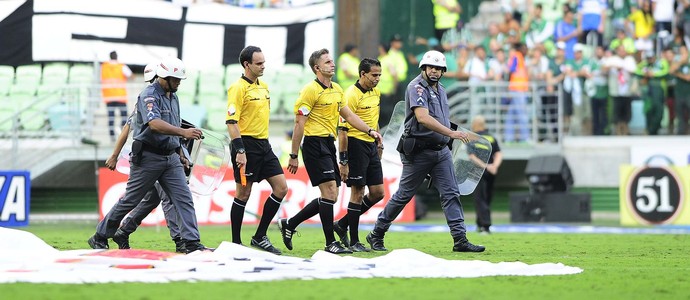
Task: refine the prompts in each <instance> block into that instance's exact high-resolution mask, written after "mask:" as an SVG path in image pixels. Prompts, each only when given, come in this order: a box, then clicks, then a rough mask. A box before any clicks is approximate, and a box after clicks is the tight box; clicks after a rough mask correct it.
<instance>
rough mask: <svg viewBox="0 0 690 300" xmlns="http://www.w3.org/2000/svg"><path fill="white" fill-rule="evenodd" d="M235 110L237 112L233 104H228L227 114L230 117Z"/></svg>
mask: <svg viewBox="0 0 690 300" xmlns="http://www.w3.org/2000/svg"><path fill="white" fill-rule="evenodd" d="M235 112H237V110H236V109H235V105H234V104H230V106H228V116H230V117H232V116H234V115H235Z"/></svg>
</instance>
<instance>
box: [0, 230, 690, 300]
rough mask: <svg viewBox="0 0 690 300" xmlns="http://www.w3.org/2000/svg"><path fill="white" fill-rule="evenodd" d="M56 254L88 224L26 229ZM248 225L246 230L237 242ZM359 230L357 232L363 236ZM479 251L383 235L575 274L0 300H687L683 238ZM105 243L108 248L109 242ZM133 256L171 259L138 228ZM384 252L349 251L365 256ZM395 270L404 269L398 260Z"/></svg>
mask: <svg viewBox="0 0 690 300" xmlns="http://www.w3.org/2000/svg"><path fill="white" fill-rule="evenodd" d="M25 229H26V230H28V231H31V232H33V233H34V234H36V235H37V236H39V237H40V238H42V239H43V240H45V241H46V242H47V243H48V244H50V245H52V246H54V247H56V248H57V249H60V250H68V249H83V248H87V247H88V246H87V244H86V239H87V238H88V237H89V236H90V235H91V234H93V232H94V229H95V226H94V224H90V223H89V224H83V223H82V224H75V223H59V224H37V225H31V226H29V227H27V228H25ZM254 229H255V227H253V226H245V228H244V231H243V241H244V243H245V244H246V243H248V242H249V238H250V236H251V234H252V233H253V231H254ZM229 231H230V229H229V227H228V226H206V227H202V228H201V234H202V242H203V243H204V244H206V245H207V246H216V245H218V244H220V242H221V241H223V240H229V238H230V232H229ZM300 232H301V236H299V237H295V238H294V239H293V242H294V245H295V250H294V251H287V250H285V248H284V247H283V245H282V243H281V242H280V235H279V233H278V231H277V229H276V227H275V226H273V227H272V228H271V230H269V237H270V238H271V240H272V241H274V243H275V244H276V246H278V247H279V248H280V249H281V250H284V253H285V254H286V255H293V256H300V257H310V256H311V255H312V254H313V253H314V252H315V251H316V250H317V249H322V248H323V235H322V232H321V229H320V228H318V227H307V226H304V227H303V228H300ZM365 234H366V232H361V234H360V235H361V236H362V237H364V235H365ZM469 238H470V240H471V241H473V242H475V243H480V244H483V245H485V246H487V251H486V252H484V253H477V254H468V253H462V254H461V253H453V252H451V251H450V248H451V246H452V244H451V243H452V241H451V238H450V236H449V234H447V233H412V232H409V233H407V232H406V233H403V232H390V233H389V234H388V235H387V236H386V246H387V247H388V248H389V249H401V248H415V249H417V250H420V251H423V252H426V253H429V254H432V255H434V256H438V257H442V258H445V259H463V260H487V261H491V262H501V261H522V262H525V263H529V264H536V263H546V262H552V263H555V262H560V263H563V264H566V265H569V266H576V267H580V268H582V269H584V272H583V273H581V274H577V275H567V276H538V277H517V276H501V277H483V278H457V279H380V278H376V279H339V280H304V281H301V280H287V281H273V282H197V283H188V282H175V283H169V284H132V283H128V284H84V285H61V284H23V283H22V284H4V285H0V298H1V299H115V298H118V299H166V300H167V299H279V300H283V299H583V298H591V297H597V299H690V290H689V289H688V288H687V287H688V286H690V282H689V281H690V276H688V275H690V262H689V261H690V260H689V259H688V245H690V235H639V234H635V235H632V234H626V235H612V234H524V233H494V234H492V235H488V236H487V235H477V234H474V233H470V234H469ZM111 244H112V245H114V243H112V242H111ZM131 245H132V246H133V247H134V248H145V249H153V250H163V251H171V250H172V249H173V248H174V245H173V243H172V242H171V241H170V238H169V237H168V235H167V232H165V228H161V230H160V231H157V230H156V228H151V227H149V228H141V229H139V230H138V231H137V232H136V233H134V234H133V235H132V237H131ZM382 254H383V253H372V254H367V253H364V254H363V253H358V254H356V256H358V257H374V256H378V255H382ZM401 263H404V262H401Z"/></svg>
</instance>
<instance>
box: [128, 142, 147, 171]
mask: <svg viewBox="0 0 690 300" xmlns="http://www.w3.org/2000/svg"><path fill="white" fill-rule="evenodd" d="M143 146H144V144H143V143H142V142H141V141H137V140H134V142H132V152H130V154H129V155H130V157H129V160H130V163H131V164H132V165H136V166H139V165H140V164H141V157H142V155H141V154H142V152H143V151H144V147H143Z"/></svg>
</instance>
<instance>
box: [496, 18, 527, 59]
mask: <svg viewBox="0 0 690 300" xmlns="http://www.w3.org/2000/svg"><path fill="white" fill-rule="evenodd" d="M499 29H500V31H501V32H502V33H503V36H505V37H506V40H505V43H503V46H504V48H503V49H504V50H506V51H510V47H511V45H514V44H515V43H517V42H519V41H520V38H521V37H522V34H521V33H520V22H518V21H517V20H515V18H514V17H513V13H512V12H510V11H504V12H503V23H502V24H501V25H500V27H499Z"/></svg>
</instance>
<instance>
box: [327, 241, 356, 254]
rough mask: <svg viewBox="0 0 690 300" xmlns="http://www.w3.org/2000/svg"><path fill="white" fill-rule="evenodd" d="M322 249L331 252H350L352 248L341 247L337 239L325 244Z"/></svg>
mask: <svg viewBox="0 0 690 300" xmlns="http://www.w3.org/2000/svg"><path fill="white" fill-rule="evenodd" d="M324 250H326V252H330V253H333V254H352V250H350V249H348V248H345V247H343V244H341V243H340V242H339V241H333V242H332V243H331V244H330V245H328V246H326V248H325V249H324Z"/></svg>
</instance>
